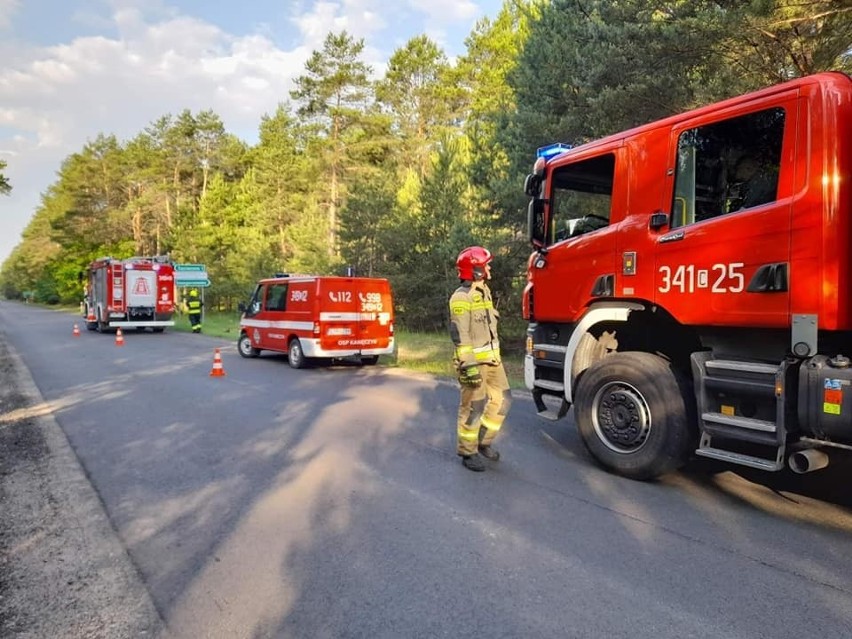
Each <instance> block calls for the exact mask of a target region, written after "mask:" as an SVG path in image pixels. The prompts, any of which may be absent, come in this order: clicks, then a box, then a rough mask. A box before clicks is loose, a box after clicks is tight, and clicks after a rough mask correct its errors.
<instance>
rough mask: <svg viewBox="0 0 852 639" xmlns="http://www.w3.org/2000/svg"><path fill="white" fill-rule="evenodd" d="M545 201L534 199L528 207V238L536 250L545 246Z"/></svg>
mask: <svg viewBox="0 0 852 639" xmlns="http://www.w3.org/2000/svg"><path fill="white" fill-rule="evenodd" d="M546 228H547V227H546V225H545V223H544V200H540V199H538V198H534V199H532V200H530V205H529V207H527V236H528V239H529V241H530V242H531V243H532V245H533V246H535V247H536V248H541V247H542V246H544V244H545V239H546V238H545V230H546Z"/></svg>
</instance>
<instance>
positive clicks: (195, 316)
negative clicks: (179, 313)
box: [186, 289, 204, 333]
mask: <svg viewBox="0 0 852 639" xmlns="http://www.w3.org/2000/svg"><path fill="white" fill-rule="evenodd" d="M203 306H204V302H202V301H201V299H200V298H199V297H198V291H196V290H195V289H192V290H191V291H190V292H189V300H188V301H187V303H186V309H187V311H186V312H187V315H189V323H190V325H191V326H192V332H193V333H200V332H201V308H202V307H203Z"/></svg>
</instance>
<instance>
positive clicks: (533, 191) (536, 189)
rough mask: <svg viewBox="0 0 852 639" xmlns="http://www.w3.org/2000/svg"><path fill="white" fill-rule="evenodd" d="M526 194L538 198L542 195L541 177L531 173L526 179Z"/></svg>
mask: <svg viewBox="0 0 852 639" xmlns="http://www.w3.org/2000/svg"><path fill="white" fill-rule="evenodd" d="M524 193H526V194H527V195H529V196H530V197H538V195H539V194H540V193H541V176H540V175H536V174H535V173H530V174H529V175H528V176H527V177H526V178H525V179H524Z"/></svg>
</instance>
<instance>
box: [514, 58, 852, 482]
mask: <svg viewBox="0 0 852 639" xmlns="http://www.w3.org/2000/svg"><path fill="white" fill-rule="evenodd" d="M525 192H526V194H527V195H529V196H530V197H531V198H532V199H531V202H530V205H529V211H528V226H529V238H530V241H531V243H532V245H533V253H532V254H531V256H530V259H529V263H528V269H527V285H526V289H525V292H524V297H523V313H524V317H525V318H526V319H527V320H528V321H529V327H528V333H527V354H526V360H525V382H526V385H527V387H528V388H529V389H530V390H531V391H532V394H533V398H534V400H535V403H536V406H537V409H538V412H539V414H541V415H542V416H544V417H547V418H551V419H558V418H560V417H563V416H564V415H565V414H566V413H567V412H568V410H569V408H570V407H571V406H572V405H573V407H574V418H575V421H576V423H577V427H578V429H579V432H580V435H581V437H582V440H583V442H584V444H585V446H586V447H587V449H588V450H589V452H590V453H591V455H592V456H593V457H594V458H595V459H596V460H597V461H598V462H599V463H600V464H601V465H603V466H604V467H606V468H608V469H610V470H613V471H615V472H618V473H621V474H624V475H627V476H630V477H634V478H639V479H645V478H650V477H654V476H656V475H660V474H662V473H665V472H667V471H669V470H672V469H674V468H676V467H678V466H679V465H680V464H682V463H684V461H685V460H686V459H687V458H688V457H689V456H690V454H693V453H694V454H697V455H700V456H705V457H710V458H714V459H719V460H724V461H727V462H731V463H734V464H743V465H746V466H751V467H755V468H760V469H764V470H770V471H775V470H780V469H781V468H783V467H784V464H785V460H786V461H787V463H788V464H789V465H790V467H791V468H792V469H793V470H794V471H796V472H808V471H810V470H815V469H818V468H822V467H824V466H825V465H827V464H828V460H829V457H828V455H829V453H830V452H831V453H832V454H834V453H838V454H842V451H843V450H847V451H848V450H852V366H850V357H852V295H850V292H852V291H850V287H852V279H850V268H852V257H850V256H852V79H850V77H849V76H847V75H845V74H842V73H834V72H831V73H821V74H816V75H813V76H809V77H805V78H800V79H797V80H793V81H790V82H787V83H783V84H779V85H777V86H774V87H770V88H767V89H764V90H760V91H757V92H754V93H751V94H748V95H743V96H740V97H736V98H732V99H729V100H725V101H723V102H719V103H716V104H712V105H709V106H706V107H703V108H700V109H696V110H694V111H690V112H688V113H683V114H680V115H676V116H673V117H669V118H667V119H664V120H661V121H658V122H654V123H651V124H648V125H645V126H642V127H638V128H636V129H632V130H629V131H625V132H623V133H619V134H616V135H612V136H610V137H607V138H605V139H602V140H598V141H595V142H592V143H589V144H584V145H582V146H579V147H576V148H570V147H567V146H565V145H561V144H558V145H553V146H551V147H544V148H542V149H539V153H538V158H537V159H536V161H535V165H534V169H533V173H532V174H530V175H529V176H528V177H527V179H526V182H525Z"/></svg>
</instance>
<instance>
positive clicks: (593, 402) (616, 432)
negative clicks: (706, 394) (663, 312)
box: [574, 352, 695, 479]
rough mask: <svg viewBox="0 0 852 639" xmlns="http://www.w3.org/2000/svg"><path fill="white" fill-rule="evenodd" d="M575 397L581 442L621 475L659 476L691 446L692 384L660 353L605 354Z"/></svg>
mask: <svg viewBox="0 0 852 639" xmlns="http://www.w3.org/2000/svg"><path fill="white" fill-rule="evenodd" d="M575 397H576V403H575V405H574V411H575V413H574V414H575V418H576V422H577V429H578V430H579V432H580V436H581V437H582V439H583V443H584V444H585V446H586V448H587V449H588V451H589V453H591V455H592V457H594V458H595V459H596V460H597V461H598V462H599V463H600V464H601V465H602V466H604V467H605V468H608V469H610V470H613V471H615V472H617V473H619V474H621V475H624V476H626V477H631V478H633V479H652V478H654V477H657V476H659V475H663V474H665V473H667V472H670V471H672V470H674V469H676V468H678V467H679V466H681V465H682V464H683V463H684V461H686V458H687V456H688V453H689V451H690V447H692V448H694V447H695V443H694V435H693V433H694V428H693V426H692V424H693V423H694V421H693V419H692V418H693V417H694V414H695V408H694V399H693V397H692V389H691V385H690V384H689V383H688V382H687V381H686V379H685V378H684V376H683V375H681V374H680V373H679V372H678V371H676V370H675V369H673V368H672V367H671V365H670V364H669V362H667V361H666V360H664V359H663V358H661V357H658V356H656V355H652V354H650V353H642V352H627V353H615V354H613V355H610V356H609V357H605V358H604V359H602V360H599V361H598V362H595V363H594V364H592V366H590V367H589V368H588V369H587V370H586V371H584V372H583V374H582V376H581V377H580V380H579V382H578V384H577V392H576V394H575Z"/></svg>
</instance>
